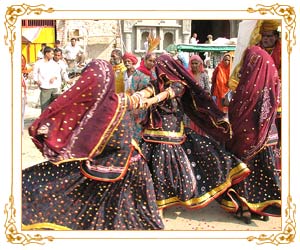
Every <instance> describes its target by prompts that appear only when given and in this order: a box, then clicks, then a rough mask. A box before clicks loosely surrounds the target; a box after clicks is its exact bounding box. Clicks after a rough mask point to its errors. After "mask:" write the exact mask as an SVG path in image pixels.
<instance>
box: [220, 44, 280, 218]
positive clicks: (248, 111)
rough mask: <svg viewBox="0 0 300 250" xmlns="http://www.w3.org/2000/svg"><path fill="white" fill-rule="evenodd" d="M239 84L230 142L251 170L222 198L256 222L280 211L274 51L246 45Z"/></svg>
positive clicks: (230, 147) (227, 205)
mask: <svg viewBox="0 0 300 250" xmlns="http://www.w3.org/2000/svg"><path fill="white" fill-rule="evenodd" d="M238 75H239V77H240V78H239V81H238V85H237V87H236V89H235V91H234V95H233V97H232V99H231V102H230V104H229V108H228V116H229V121H230V123H231V125H232V131H233V136H232V138H231V139H230V140H229V141H227V142H226V148H227V150H229V151H230V152H232V153H234V154H235V155H236V156H237V157H239V158H240V159H242V160H243V161H244V162H245V163H246V164H247V165H248V167H249V168H250V170H251V173H250V175H249V176H248V177H247V178H246V179H245V180H243V181H242V182H240V183H238V184H236V185H234V186H232V187H231V188H230V189H229V190H228V191H227V192H226V194H225V195H224V196H223V197H222V199H220V201H221V204H222V207H223V208H224V209H225V210H227V211H229V212H232V213H236V216H237V217H238V218H240V219H242V220H243V221H244V222H245V223H251V219H252V218H262V219H264V220H267V219H268V216H280V213H281V211H280V210H281V188H280V181H279V178H278V175H277V173H276V171H275V170H276V157H275V153H274V147H276V143H277V139H278V135H277V131H276V126H275V118H276V112H277V108H278V105H279V100H280V99H279V93H280V80H279V77H278V71H277V69H276V65H275V64H274V61H273V59H272V58H271V56H270V55H269V54H268V53H267V52H266V51H264V50H263V49H262V48H260V47H259V46H250V47H249V48H247V49H246V51H245V54H244V57H243V60H242V63H241V68H240V71H239V74H238Z"/></svg>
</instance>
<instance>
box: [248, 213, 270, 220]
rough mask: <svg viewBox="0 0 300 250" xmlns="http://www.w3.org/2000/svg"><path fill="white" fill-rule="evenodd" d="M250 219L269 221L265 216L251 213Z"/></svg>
mask: <svg viewBox="0 0 300 250" xmlns="http://www.w3.org/2000/svg"><path fill="white" fill-rule="evenodd" d="M251 217H252V219H256V220H262V221H269V216H266V215H260V214H256V213H251Z"/></svg>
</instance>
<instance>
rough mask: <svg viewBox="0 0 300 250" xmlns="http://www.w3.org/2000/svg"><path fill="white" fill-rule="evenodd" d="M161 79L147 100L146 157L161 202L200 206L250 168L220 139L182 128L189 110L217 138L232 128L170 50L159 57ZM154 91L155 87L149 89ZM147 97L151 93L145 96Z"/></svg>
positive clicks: (157, 68) (153, 84)
mask: <svg viewBox="0 0 300 250" xmlns="http://www.w3.org/2000/svg"><path fill="white" fill-rule="evenodd" d="M155 71H156V75H157V77H158V78H157V80H155V81H153V82H151V84H150V86H149V87H148V92H145V93H148V94H149V95H150V96H152V97H151V98H149V99H147V100H145V103H146V106H147V107H149V108H148V113H147V116H146V117H145V119H144V120H143V121H142V125H143V131H142V138H143V139H142V141H141V143H140V147H141V149H142V152H143V155H144V156H145V158H146V159H147V161H148V165H149V167H150V170H151V174H152V178H153V182H154V188H155V192H156V197H157V204H158V206H159V208H161V209H163V208H166V207H169V206H172V205H183V206H185V207H187V208H191V209H193V208H202V207H205V206H206V205H208V204H209V203H210V202H211V201H213V200H214V199H215V198H217V197H218V196H220V195H221V194H223V193H224V192H225V191H226V190H227V189H228V188H229V187H230V186H231V185H232V184H234V183H237V182H239V181H240V180H242V179H244V178H245V177H246V176H247V175H248V174H249V170H248V168H247V166H246V165H245V164H244V163H242V162H241V161H240V160H239V159H237V158H236V157H235V156H234V155H232V154H230V153H228V152H226V151H225V150H224V148H222V147H221V146H220V145H219V144H218V143H217V142H215V141H214V140H212V139H209V138H207V137H204V136H201V135H199V134H196V133H195V132H194V131H192V130H190V129H187V128H184V124H183V116H184V114H187V115H188V116H189V117H190V119H192V120H193V121H194V122H195V123H197V125H198V126H199V127H201V129H203V130H204V131H205V133H208V134H210V135H213V136H214V138H215V139H216V140H221V141H223V140H226V139H229V138H230V136H231V130H230V126H229V124H228V122H226V120H225V119H224V118H225V114H224V113H223V112H221V111H220V110H219V109H218V108H217V106H216V105H215V103H214V101H213V100H212V99H211V97H210V95H209V94H208V93H207V92H205V91H204V89H203V88H202V87H200V86H199V85H198V84H197V83H196V81H195V80H194V79H193V78H192V76H191V75H190V74H189V73H188V72H187V71H186V70H185V68H184V67H183V66H182V65H181V64H180V63H178V62H177V61H176V60H175V59H174V58H172V57H171V56H169V55H161V56H159V57H158V58H157V59H156V64H155ZM151 91H152V93H151ZM147 97H149V96H147Z"/></svg>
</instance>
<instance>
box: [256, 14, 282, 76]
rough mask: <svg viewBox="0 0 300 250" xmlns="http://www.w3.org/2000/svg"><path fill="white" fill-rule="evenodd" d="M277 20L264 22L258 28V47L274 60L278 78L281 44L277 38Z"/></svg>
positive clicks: (278, 23)
mask: <svg viewBox="0 0 300 250" xmlns="http://www.w3.org/2000/svg"><path fill="white" fill-rule="evenodd" d="M279 25H280V22H279V20H265V21H263V23H262V25H261V27H260V34H261V41H260V47H262V48H263V49H264V50H265V51H267V52H268V53H269V54H270V55H271V57H272V58H273V60H274V63H275V65H276V68H277V70H278V74H279V76H281V42H280V38H279V32H278V30H277V29H278V26H279Z"/></svg>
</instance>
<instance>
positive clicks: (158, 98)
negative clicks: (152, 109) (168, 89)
mask: <svg viewBox="0 0 300 250" xmlns="http://www.w3.org/2000/svg"><path fill="white" fill-rule="evenodd" d="M156 98H157V103H159V102H160V101H161V99H160V96H159V95H157V96H156Z"/></svg>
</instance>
